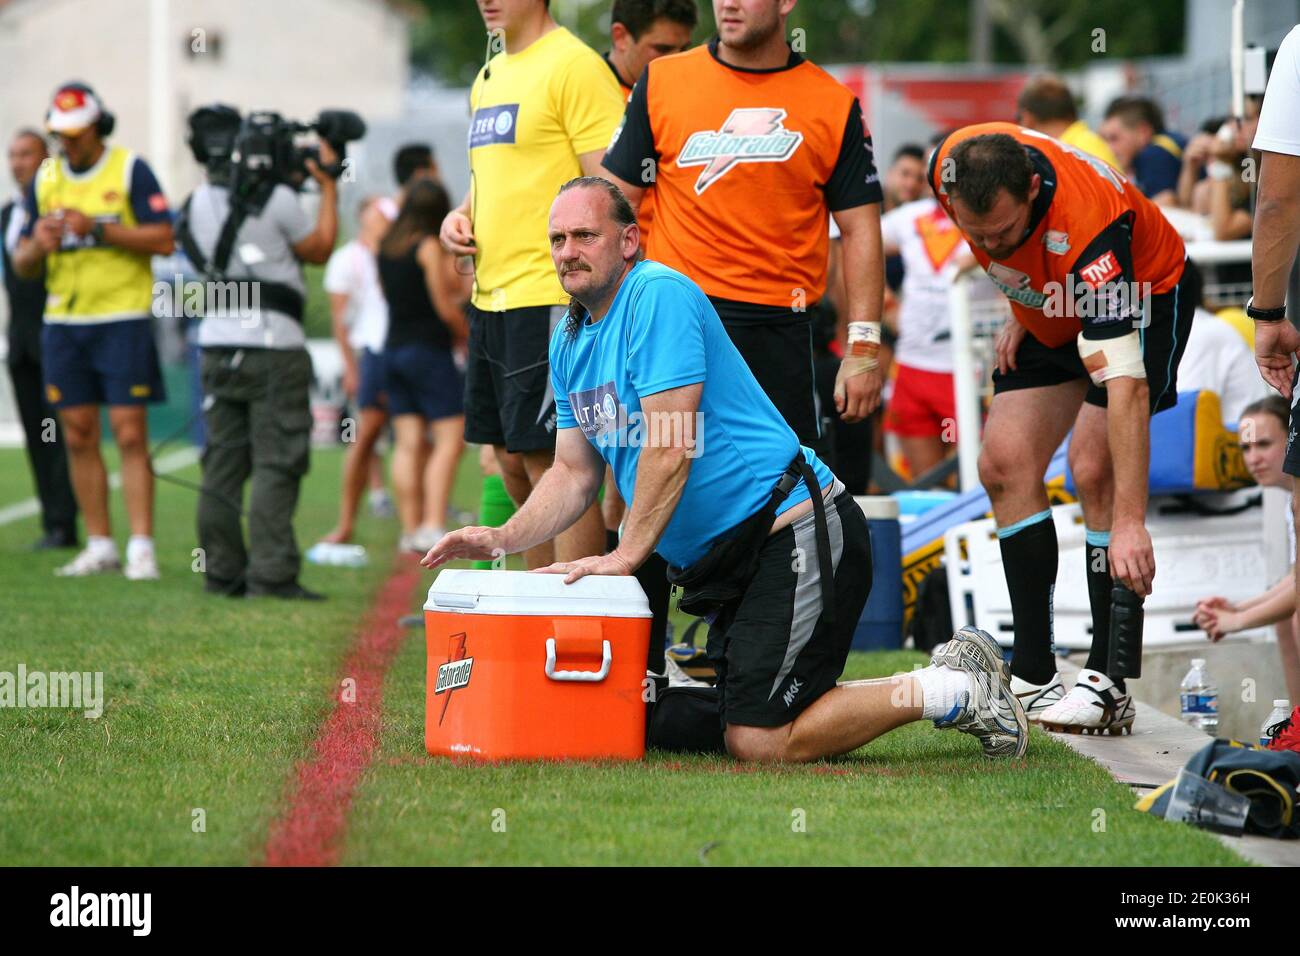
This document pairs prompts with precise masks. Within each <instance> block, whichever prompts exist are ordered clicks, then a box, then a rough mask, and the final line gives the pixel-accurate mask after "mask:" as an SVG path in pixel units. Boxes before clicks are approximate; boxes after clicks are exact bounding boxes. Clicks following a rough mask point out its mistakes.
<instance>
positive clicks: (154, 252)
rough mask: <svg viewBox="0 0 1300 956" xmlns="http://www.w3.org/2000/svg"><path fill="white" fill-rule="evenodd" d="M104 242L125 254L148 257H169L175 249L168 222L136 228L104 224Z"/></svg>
mask: <svg viewBox="0 0 1300 956" xmlns="http://www.w3.org/2000/svg"><path fill="white" fill-rule="evenodd" d="M104 242H105V243H107V244H108V245H110V246H115V247H117V248H118V249H125V250H126V251H127V252H139V253H142V254H144V255H148V256H169V255H171V254H172V251H173V250H175V248H176V237H175V236H174V235H173V234H172V224H171V223H170V222H148V223H143V224H141V225H138V226H123V225H122V224H121V223H116V222H106V223H104Z"/></svg>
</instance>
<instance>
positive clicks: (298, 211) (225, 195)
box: [177, 106, 338, 601]
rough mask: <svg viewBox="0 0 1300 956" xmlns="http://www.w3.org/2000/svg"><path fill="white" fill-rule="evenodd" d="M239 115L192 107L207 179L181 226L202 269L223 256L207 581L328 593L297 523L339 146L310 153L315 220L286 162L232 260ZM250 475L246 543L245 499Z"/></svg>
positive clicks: (211, 351) (207, 465) (215, 586)
mask: <svg viewBox="0 0 1300 956" xmlns="http://www.w3.org/2000/svg"><path fill="white" fill-rule="evenodd" d="M239 122H240V120H239V114H238V113H237V112H235V111H234V110H233V109H231V108H229V107H222V106H216V107H204V108H203V109H200V110H197V111H196V112H195V113H194V114H192V115H191V116H190V131H191V132H190V146H191V149H192V150H193V151H194V154H195V158H196V159H198V160H199V161H200V162H203V163H204V164H205V166H206V169H207V182H205V183H204V184H202V185H200V186H199V187H198V188H197V189H196V190H195V191H194V193H193V195H191V196H190V198H189V200H188V201H187V202H186V206H185V209H184V210H183V212H182V224H181V225H179V226H178V230H177V232H178V236H179V237H180V239H181V241H182V245H183V246H184V248H185V250H186V253H187V254H190V253H191V252H192V251H196V252H197V253H198V256H197V259H198V260H199V261H196V262H195V265H196V266H198V268H199V270H200V271H204V272H208V271H209V270H210V267H211V265H215V266H216V272H215V273H212V274H211V275H210V277H209V287H208V289H207V290H206V291H207V294H206V296H205V301H206V304H207V309H206V310H205V314H204V317H203V320H202V322H201V323H200V324H199V348H200V349H201V350H202V366H201V367H202V381H203V392H204V415H205V421H206V424H207V430H208V445H207V449H206V450H205V451H204V454H203V493H202V495H201V496H200V498H199V513H198V531H199V544H200V546H201V547H202V549H203V551H204V554H205V560H206V566H205V571H206V574H207V581H206V582H205V588H206V590H207V591H209V592H212V593H218V594H226V595H230V596H240V595H246V596H248V597H257V596H263V595H265V596H272V597H278V598H285V599H297V600H311V601H317V600H322V599H323V595H320V594H316V593H314V592H312V591H308V590H307V589H306V588H304V587H303V586H302V585H301V584H299V583H298V572H299V569H300V567H301V556H300V555H299V552H298V545H297V542H296V541H295V539H294V533H293V515H294V510H295V508H296V506H297V503H298V488H299V484H300V482H301V480H302V476H303V475H305V474H306V473H307V467H308V459H309V454H310V438H311V424H312V417H311V409H310V407H309V404H308V397H307V391H308V387H309V386H310V384H311V380H312V367H311V359H310V357H309V356H308V354H307V350H306V337H305V335H304V332H303V326H302V301H303V300H304V299H305V297H306V285H305V283H304V281H303V273H302V263H304V262H310V263H314V264H322V263H324V262H325V261H326V260H327V259H328V258H329V255H330V252H331V250H332V249H333V248H334V240H335V237H336V234H337V232H338V191H337V186H336V185H335V181H334V178H333V177H332V176H331V175H330V173H328V172H326V170H327V169H330V170H331V171H333V170H334V169H336V168H337V167H336V166H335V163H336V160H337V153H336V152H335V150H334V149H333V148H331V146H330V145H329V143H327V142H325V141H324V140H323V139H322V140H321V142H320V159H319V162H316V161H313V160H311V159H310V158H309V159H307V160H306V161H305V164H304V165H305V168H306V170H307V172H308V173H309V174H310V176H311V178H312V179H314V180H316V182H317V184H318V185H319V187H320V206H319V210H318V212H317V216H316V222H315V224H314V225H313V224H312V223H311V222H310V221H309V220H308V219H307V216H306V214H305V213H304V212H303V209H302V207H301V205H300V204H299V200H298V196H297V194H296V192H295V190H294V188H293V187H292V186H290V185H287V184H286V183H285V181H284V180H285V178H287V177H286V176H285V175H284V172H283V171H279V172H278V173H277V174H275V175H277V179H278V181H276V182H275V183H274V185H273V186H271V185H270V184H269V183H266V184H263V192H262V195H263V196H265V201H264V204H263V205H261V206H260V208H259V207H257V206H254V208H252V209H250V210H249V211H248V213H247V215H246V217H245V218H244V220H243V222H242V223H240V224H239V226H238V229H237V231H236V232H235V233H234V240H233V244H230V249H231V255H230V256H229V259H228V260H227V262H226V263H225V264H224V267H223V266H222V265H221V264H220V263H219V262H216V261H215V259H219V258H220V257H219V256H218V255H217V250H218V245H219V239H220V238H221V235H222V231H223V228H224V227H225V225H226V220H227V217H229V216H230V215H231V214H232V204H231V188H230V187H231V185H232V180H231V177H232V172H233V166H232V164H231V162H230V156H231V150H230V148H229V147H230V146H233V145H234V143H235V139H236V136H237V135H238V133H237V131H238V129H239ZM214 144H216V145H215V146H214ZM241 172H242V171H241ZM266 187H269V189H267V188H266ZM241 188H242V184H241ZM190 258H191V260H195V259H196V256H195V255H190ZM205 264H209V265H205ZM213 278H216V279H223V280H228V281H233V282H236V283H238V287H237V288H238V293H239V294H238V296H237V299H238V302H237V303H236V304H235V305H234V306H232V304H231V303H230V299H231V296H230V295H213V289H212V283H213ZM226 288H227V289H229V288H230V286H229V285H227V287H226ZM294 293H296V294H297V295H296V298H295V296H294ZM286 300H287V301H286ZM250 303H251V307H250ZM250 476H251V479H252V482H251V483H252V487H251V489H250V492H249V496H248V547H247V549H245V546H244V537H243V532H242V529H241V527H240V522H239V519H240V507H239V506H240V502H241V501H242V500H243V492H244V483H245V482H246V481H248V480H249V478H250Z"/></svg>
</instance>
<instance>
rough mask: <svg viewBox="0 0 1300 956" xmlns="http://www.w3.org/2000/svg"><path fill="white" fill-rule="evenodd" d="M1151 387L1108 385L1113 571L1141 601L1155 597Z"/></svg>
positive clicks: (1137, 381) (1136, 382)
mask: <svg viewBox="0 0 1300 956" xmlns="http://www.w3.org/2000/svg"><path fill="white" fill-rule="evenodd" d="M1149 394H1150V392H1149V388H1148V386H1147V381H1146V379H1144V378H1127V377H1120V378H1112V379H1109V380H1108V381H1107V382H1106V399H1107V400H1106V437H1107V441H1108V443H1109V445H1110V456H1111V461H1112V462H1113V467H1114V471H1115V503H1114V519H1113V524H1112V527H1111V536H1110V564H1111V573H1112V574H1113V575H1114V577H1116V578H1117V579H1119V580H1120V581H1122V582H1123V583H1124V585H1125V586H1126V587H1128V588H1130V589H1131V590H1133V591H1134V592H1136V593H1137V594H1138V595H1139V596H1141V597H1146V596H1147V595H1148V594H1150V593H1151V581H1152V579H1153V578H1154V577H1155V573H1156V566H1155V556H1154V552H1153V550H1152V546H1151V536H1150V535H1149V534H1148V533H1147V530H1146V511H1147V476H1148V473H1149V471H1150V467H1151V464H1150V463H1151V419H1150V416H1149V414H1148V408H1149V407H1150V404H1149V403H1150V399H1149Z"/></svg>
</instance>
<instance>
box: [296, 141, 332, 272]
mask: <svg viewBox="0 0 1300 956" xmlns="http://www.w3.org/2000/svg"><path fill="white" fill-rule="evenodd" d="M308 162H309V163H310V162H311V160H308ZM317 182H319V183H320V184H321V187H320V207H319V208H318V210H317V212H316V228H315V229H313V230H312V231H311V232H310V233H309V234H308V235H307V237H306V238H305V239H301V240H299V241H298V242H295V243H294V244H293V254H294V255H295V256H297V257H298V258H299V259H301V260H302V261H303V262H310V263H312V264H313V265H323V264H324V263H325V262H326V260H328V259H329V257H330V253H331V252H333V251H334V241H335V240H336V239H337V238H338V234H339V201H338V186H336V185H335V184H334V180H332V179H330V178H329V177H328V176H326V177H324V178H323V179H318V180H317Z"/></svg>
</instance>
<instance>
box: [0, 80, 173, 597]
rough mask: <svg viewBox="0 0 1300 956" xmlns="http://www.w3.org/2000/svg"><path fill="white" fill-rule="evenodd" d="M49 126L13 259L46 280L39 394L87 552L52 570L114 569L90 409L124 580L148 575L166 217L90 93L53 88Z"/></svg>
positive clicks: (139, 165)
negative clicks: (113, 141) (126, 534)
mask: <svg viewBox="0 0 1300 956" xmlns="http://www.w3.org/2000/svg"><path fill="white" fill-rule="evenodd" d="M46 128H47V129H48V130H49V131H50V132H51V133H53V134H54V135H55V136H57V137H58V140H59V145H60V147H61V152H62V155H61V156H59V157H57V158H51V159H47V160H46V161H45V162H44V163H43V164H42V165H41V168H40V170H39V171H38V172H37V174H36V179H35V180H34V182H33V183H32V185H31V186H30V187H29V188H28V190H27V195H26V198H25V200H24V206H25V211H26V216H27V221H26V224H25V225H24V227H23V232H22V238H21V239H20V240H19V243H18V247H17V249H16V250H15V251H14V256H13V262H14V270H15V271H16V272H17V273H18V275H19V276H22V277H24V278H36V277H39V276H40V275H41V274H42V271H43V272H44V276H45V289H46V300H45V325H44V328H43V330H42V338H41V346H42V349H43V355H44V359H45V390H46V396H47V397H48V398H49V400H50V403H51V404H52V405H53V406H54V407H55V408H57V409H58V410H59V418H60V420H61V421H62V424H63V429H64V434H65V436H66V441H67V446H68V462H69V465H70V470H71V473H72V486H73V489H74V490H75V491H76V495H77V503H78V504H79V505H80V506H81V511H82V514H83V515H84V516H85V520H86V548H85V550H83V551H82V552H81V553H80V554H79V555H77V557H76V558H75V559H73V561H72V562H71V563H70V564H68V565H65V566H64V567H62V568H60V569H59V570H58V571H57V572H56V573H58V574H60V575H66V576H77V577H79V576H82V575H87V574H99V573H102V572H105V571H116V570H118V569H120V568H121V567H122V564H121V562H120V561H119V559H118V553H117V545H116V544H115V543H114V541H113V539H112V537H111V533H110V528H109V522H108V476H107V473H106V472H105V470H104V459H103V456H102V455H101V454H100V449H99V439H100V435H99V409H100V406H101V405H107V406H108V420H109V425H110V426H111V427H112V429H113V438H114V440H115V441H116V443H117V448H118V451H119V452H120V454H121V457H122V489H123V494H124V496H125V498H126V511H127V516H128V518H129V520H130V525H131V538H130V541H129V542H128V544H127V551H126V569H125V570H126V576H127V577H128V578H130V579H131V580H147V579H151V578H157V577H158V562H157V559H156V558H155V556H154V547H153V472H152V470H151V469H150V464H149V448H148V445H149V436H148V426H147V424H146V419H145V406H146V405H147V404H149V403H152V402H159V401H162V400H163V399H164V397H165V396H164V393H163V383H162V374H161V371H160V369H159V365H158V353H157V349H156V347H155V345H154V340H153V332H152V329H151V327H150V322H149V317H150V314H151V311H152V302H153V276H152V273H151V271H150V266H149V260H150V257H151V256H154V255H168V254H170V253H171V251H172V246H173V242H172V226H171V213H170V210H169V209H168V207H167V199H166V197H164V196H163V193H162V189H161V188H160V187H159V185H158V180H157V179H156V178H155V177H154V174H153V172H152V171H151V170H150V169H149V167H148V166H147V165H146V164H145V162H144V161H143V160H142V159H140V158H139V157H137V156H136V155H135V154H134V153H132V152H131V151H130V150H128V149H124V148H123V147H121V146H109V145H107V144H106V143H105V142H104V137H106V136H108V135H109V134H110V133H111V132H112V130H113V116H112V114H111V113H108V112H106V111H105V110H104V108H103V106H102V104H101V103H100V101H99V99H98V97H96V96H95V93H94V91H93V90H91V89H90V87H88V86H86V85H84V84H82V83H68V84H66V85H64V86H62V87H60V88H59V90H58V91H57V92H56V93H55V94H54V102H53V104H52V105H51V107H50V111H49V113H48V114H47V115H46Z"/></svg>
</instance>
